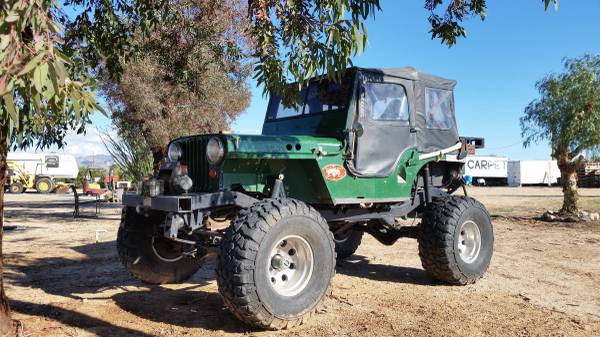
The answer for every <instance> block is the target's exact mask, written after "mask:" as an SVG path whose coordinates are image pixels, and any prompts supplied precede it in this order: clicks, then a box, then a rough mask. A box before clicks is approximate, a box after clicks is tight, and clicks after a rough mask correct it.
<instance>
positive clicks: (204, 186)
mask: <svg viewBox="0 0 600 337" xmlns="http://www.w3.org/2000/svg"><path fill="white" fill-rule="evenodd" d="M207 143H208V139H207V138H205V137H190V138H188V139H186V140H184V141H183V142H182V145H183V146H182V147H183V158H182V162H183V163H184V164H186V165H187V167H188V175H189V176H190V178H192V181H193V182H194V184H193V186H192V190H191V192H207V191H209V190H210V182H209V180H208V179H209V177H208V170H209V165H208V161H207V160H206V144H207Z"/></svg>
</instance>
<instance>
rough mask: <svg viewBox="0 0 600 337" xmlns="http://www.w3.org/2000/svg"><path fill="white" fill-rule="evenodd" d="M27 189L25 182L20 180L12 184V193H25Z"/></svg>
mask: <svg viewBox="0 0 600 337" xmlns="http://www.w3.org/2000/svg"><path fill="white" fill-rule="evenodd" d="M24 190H25V189H24V188H23V184H21V183H20V182H14V183H12V184H10V189H9V191H10V193H23V191H24Z"/></svg>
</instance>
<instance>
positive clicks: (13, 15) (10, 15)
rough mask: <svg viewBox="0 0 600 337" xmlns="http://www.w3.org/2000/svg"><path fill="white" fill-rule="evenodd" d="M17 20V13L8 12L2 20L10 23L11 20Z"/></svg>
mask: <svg viewBox="0 0 600 337" xmlns="http://www.w3.org/2000/svg"><path fill="white" fill-rule="evenodd" d="M17 20H19V14H16V13H13V14H9V15H8V16H7V17H6V18H5V19H4V21H6V22H8V23H11V22H15V21H17Z"/></svg>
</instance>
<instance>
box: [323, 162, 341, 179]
mask: <svg viewBox="0 0 600 337" xmlns="http://www.w3.org/2000/svg"><path fill="white" fill-rule="evenodd" d="M323 175H324V176H325V179H327V180H333V181H338V180H341V179H343V178H344V177H345V176H346V169H345V168H344V167H343V166H341V165H337V164H329V165H327V166H325V167H324V168H323Z"/></svg>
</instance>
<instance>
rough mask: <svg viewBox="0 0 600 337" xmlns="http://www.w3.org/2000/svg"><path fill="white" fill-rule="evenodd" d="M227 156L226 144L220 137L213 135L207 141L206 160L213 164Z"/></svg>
mask: <svg viewBox="0 0 600 337" xmlns="http://www.w3.org/2000/svg"><path fill="white" fill-rule="evenodd" d="M224 156H225V146H224V145H223V142H222V141H221V139H220V138H219V137H212V138H211V139H209V140H208V142H207V143H206V160H207V161H208V162H209V163H210V164H211V165H216V164H218V163H219V162H220V161H221V160H223V157H224Z"/></svg>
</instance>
